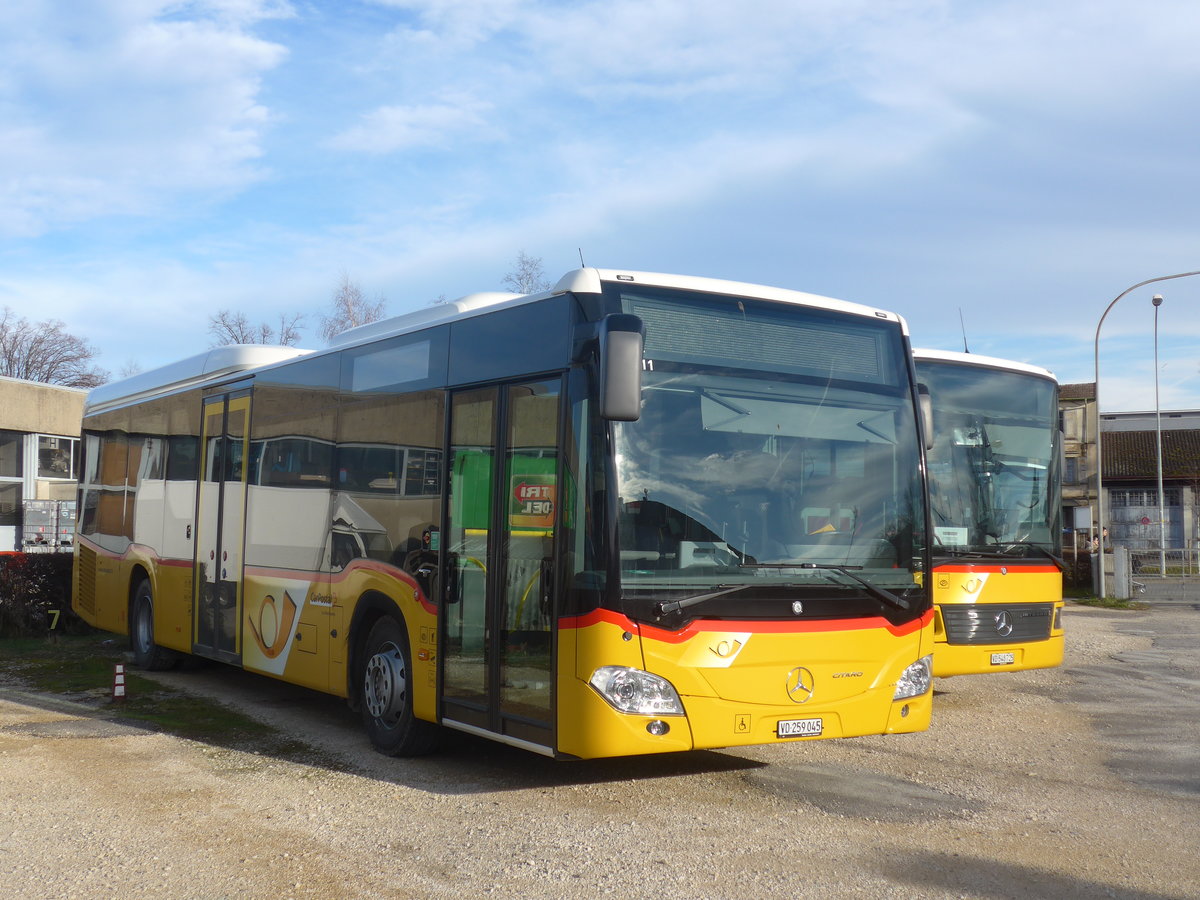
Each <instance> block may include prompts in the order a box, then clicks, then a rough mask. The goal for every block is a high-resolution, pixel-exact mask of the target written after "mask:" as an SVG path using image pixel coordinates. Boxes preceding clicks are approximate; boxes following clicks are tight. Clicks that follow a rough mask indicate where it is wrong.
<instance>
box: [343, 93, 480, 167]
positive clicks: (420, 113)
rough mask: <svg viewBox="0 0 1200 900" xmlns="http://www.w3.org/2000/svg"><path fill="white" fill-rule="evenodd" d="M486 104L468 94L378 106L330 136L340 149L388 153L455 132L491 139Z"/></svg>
mask: <svg viewBox="0 0 1200 900" xmlns="http://www.w3.org/2000/svg"><path fill="white" fill-rule="evenodd" d="M488 109H489V104H487V103H484V102H481V101H479V100H475V99H473V98H471V97H468V96H459V97H453V96H451V97H444V98H443V99H442V101H441V102H437V103H423V104H416V105H413V106H382V107H379V108H378V109H375V110H373V111H371V112H369V113H366V114H365V115H363V116H362V119H361V121H360V122H359V124H358V125H355V126H354V127H352V128H349V129H347V130H345V131H343V132H342V133H341V134H338V135H336V136H335V137H334V138H332V139H331V140H330V145H331V146H332V147H335V148H337V149H340V150H351V151H358V152H363V153H392V152H395V151H398V150H409V149H412V148H414V147H437V146H441V145H443V144H445V143H447V142H448V141H451V140H453V139H454V138H455V137H457V136H465V137H466V138H467V139H468V140H474V141H479V140H485V139H487V140H494V139H495V138H496V137H497V135H496V134H495V133H494V132H492V133H488V132H489V129H488V126H487V123H486V113H487V111H488Z"/></svg>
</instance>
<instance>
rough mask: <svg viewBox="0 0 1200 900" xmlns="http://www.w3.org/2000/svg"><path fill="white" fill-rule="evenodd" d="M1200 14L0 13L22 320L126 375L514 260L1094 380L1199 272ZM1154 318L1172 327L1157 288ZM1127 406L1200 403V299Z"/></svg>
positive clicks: (1143, 351)
mask: <svg viewBox="0 0 1200 900" xmlns="http://www.w3.org/2000/svg"><path fill="white" fill-rule="evenodd" d="M1197 46H1200V4H1196V3H1195V2H1194V0H1141V2H1139V3H1137V4H1133V3H1130V2H1129V0H1088V2H1086V3H1085V2H1082V0H1057V2H1055V3H1046V2H1044V0H973V2H965V0H891V2H880V0H740V2H738V3H730V2H728V0H581V2H566V0H363V2H354V0H339V2H333V0H193V2H166V0H69V2H68V0H59V2H48V0H22V2H20V3H2V4H0V307H4V306H7V307H10V308H11V309H13V310H14V312H16V313H18V314H20V315H22V316H25V317H27V318H29V319H30V320H32V321H42V320H46V319H56V320H60V321H62V322H63V323H65V325H66V328H67V330H68V331H69V332H71V333H73V334H76V335H79V336H81V337H84V338H86V339H87V340H88V341H90V342H91V344H92V345H93V346H94V347H95V348H96V349H97V351H98V354H99V355H98V357H97V360H96V361H97V363H98V364H99V365H101V366H102V367H104V368H106V369H108V370H109V371H111V372H112V373H113V374H114V375H117V374H119V373H121V372H129V371H134V370H143V371H144V370H149V369H152V368H155V367H157V366H159V365H163V364H166V363H169V362H172V361H174V360H177V359H180V358H183V357H186V356H191V355H193V354H195V353H199V352H202V351H203V350H205V349H206V348H208V347H209V346H210V345H211V344H212V341H213V337H212V335H211V334H210V333H209V331H208V327H209V320H210V317H212V316H213V315H215V314H217V313H218V312H220V311H222V310H229V311H233V312H243V313H245V314H246V316H247V317H248V318H249V319H250V320H251V321H252V322H260V321H261V322H267V323H269V324H270V323H274V324H277V323H278V320H279V317H280V316H281V315H284V316H290V315H293V314H297V313H299V314H302V315H304V317H305V319H304V322H305V324H306V327H305V328H304V329H302V330H303V332H304V338H303V339H302V340H301V346H305V347H314V348H316V347H319V346H321V341H320V339H319V338H318V337H317V327H318V325H319V320H320V316H321V315H322V314H323V313H326V312H328V307H329V303H330V300H331V298H332V296H333V293H334V291H335V290H336V289H337V287H338V285H339V284H340V283H341V281H342V280H343V279H344V278H347V277H348V278H349V279H350V280H351V281H352V282H353V283H354V284H355V285H357V286H358V287H359V288H360V289H361V290H362V291H363V293H364V294H366V295H367V296H368V298H371V299H378V298H383V299H384V300H385V301H386V305H387V310H388V313H389V314H391V315H399V314H402V313H404V312H408V311H411V310H414V309H418V308H421V307H423V306H425V305H427V304H428V303H430V302H432V301H434V300H436V299H437V298H441V297H445V298H450V299H453V298H455V297H458V296H462V295H464V294H467V293H471V292H473V291H480V290H499V289H502V287H503V279H504V276H505V275H506V274H508V273H509V272H511V271H512V270H513V269H514V267H515V260H516V259H517V257H518V255H519V254H521V253H525V254H528V255H529V256H531V257H534V258H536V259H540V260H541V262H542V266H543V270H544V273H545V275H546V278H547V280H549V281H550V282H554V281H556V280H557V279H558V278H559V277H560V276H561V275H562V274H564V273H565V272H567V271H569V270H571V269H574V268H577V267H578V266H579V264H580V259H581V257H582V258H583V259H584V260H585V261H586V263H587V264H588V265H591V266H599V267H601V268H616V269H628V270H643V271H657V272H673V273H680V274H687V275H702V276H710V277H716V278H725V279H733V280H738V281H748V282H755V283H761V284H769V285H775V286H779V287H786V288H793V289H797V290H803V291H809V292H812V293H816V294H823V295H826V296H831V297H837V298H839V299H844V300H851V301H855V302H858V303H862V304H866V305H868V306H872V307H876V308H881V309H887V310H892V311H895V312H898V313H900V314H901V315H903V316H904V317H905V318H906V320H907V321H908V324H909V328H910V331H911V335H912V339H913V343H914V345H916V346H920V347H932V348H937V349H946V350H961V349H963V348H964V346H965V347H967V348H968V349H969V350H970V351H971V352H973V353H977V354H986V355H990V356H998V357H1003V358H1008V359H1014V360H1019V361H1022V362H1027V363H1033V364H1035V365H1039V366H1044V367H1046V368H1048V369H1050V370H1051V371H1053V372H1054V373H1055V374H1056V375H1057V376H1058V378H1059V380H1060V381H1061V382H1063V383H1068V382H1082V381H1092V380H1093V378H1094V370H1095V346H1096V345H1095V341H1096V335H1097V328H1098V325H1099V322H1100V319H1101V316H1102V315H1103V314H1104V312H1105V310H1106V308H1108V306H1109V304H1110V303H1112V301H1114V300H1115V299H1116V298H1117V297H1118V296H1119V295H1121V294H1122V293H1124V292H1125V291H1126V289H1127V288H1129V287H1131V286H1132V285H1134V284H1137V283H1138V282H1141V281H1145V280H1148V279H1152V278H1158V277H1163V276H1168V275H1174V274H1179V273H1185V272H1191V271H1195V270H1200V116H1198V115H1197V106H1198V105H1200V53H1197V52H1196V49H1195V48H1196V47H1197ZM1155 293H1160V294H1162V296H1163V297H1164V301H1163V304H1162V306H1161V307H1160V308H1159V310H1158V319H1157V354H1158V368H1157V379H1156V377H1155V375H1156V369H1155V364H1154V359H1155V348H1156V344H1155V312H1154V307H1153V305H1152V302H1151V297H1152V296H1153V294H1155ZM1099 366H1100V401H1101V406H1102V408H1103V409H1104V410H1106V411H1120V410H1150V409H1154V407H1155V389H1156V381H1157V388H1158V397H1159V401H1158V402H1159V405H1160V407H1161V408H1162V409H1200V275H1197V276H1195V277H1192V276H1189V277H1185V278H1179V279H1173V280H1169V281H1164V282H1160V283H1154V284H1151V285H1148V286H1146V287H1143V288H1139V289H1136V290H1134V291H1131V292H1129V293H1128V294H1126V295H1125V296H1124V297H1122V299H1120V300H1119V301H1118V302H1117V303H1116V305H1115V306H1113V307H1112V309H1111V311H1110V312H1109V313H1108V315H1107V317H1106V318H1105V319H1104V324H1103V328H1102V329H1101V330H1100V339H1099Z"/></svg>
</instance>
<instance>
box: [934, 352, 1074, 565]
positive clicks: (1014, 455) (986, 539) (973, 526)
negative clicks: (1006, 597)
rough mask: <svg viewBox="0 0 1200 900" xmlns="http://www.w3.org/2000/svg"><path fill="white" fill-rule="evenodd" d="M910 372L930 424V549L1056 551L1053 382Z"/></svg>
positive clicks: (939, 368)
mask: <svg viewBox="0 0 1200 900" xmlns="http://www.w3.org/2000/svg"><path fill="white" fill-rule="evenodd" d="M917 368H918V372H919V374H920V378H921V380H922V381H924V382H925V383H926V384H927V385H928V386H929V390H930V395H931V397H932V399H933V405H934V422H935V423H936V426H935V432H936V437H935V441H934V446H933V449H931V450H930V451H929V454H928V466H929V490H930V504H931V507H932V513H933V525H934V548H933V549H934V553H935V554H943V555H945V554H949V555H963V554H967V553H988V554H996V553H1001V554H1004V555H1009V556H1036V555H1039V554H1040V555H1044V554H1046V553H1051V554H1057V553H1058V552H1059V545H1060V542H1061V537H1060V535H1061V530H1062V529H1061V527H1060V516H1061V513H1060V510H1059V507H1058V504H1057V503H1056V502H1054V500H1053V498H1054V497H1055V496H1056V494H1055V486H1056V484H1057V480H1058V478H1059V470H1058V446H1057V440H1056V437H1057V434H1058V429H1057V427H1056V426H1055V422H1056V419H1057V415H1058V409H1057V399H1056V390H1057V389H1056V385H1055V383H1054V382H1053V381H1051V380H1049V379H1047V378H1043V377H1039V376H1036V375H1027V374H1022V373H1019V372H1005V371H1001V370H998V369H990V368H986V367H982V366H968V365H955V364H953V363H946V362H940V361H933V360H919V361H918V363H917Z"/></svg>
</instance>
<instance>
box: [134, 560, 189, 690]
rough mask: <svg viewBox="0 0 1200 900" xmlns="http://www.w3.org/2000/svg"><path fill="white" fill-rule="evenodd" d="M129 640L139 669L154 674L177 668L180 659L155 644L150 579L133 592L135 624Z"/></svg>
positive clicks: (145, 580)
mask: <svg viewBox="0 0 1200 900" xmlns="http://www.w3.org/2000/svg"><path fill="white" fill-rule="evenodd" d="M129 640H130V643H131V644H132V645H133V661H134V664H136V665H137V666H138V668H141V669H148V670H149V671H152V672H153V671H162V670H163V669H170V668H173V667H174V666H175V663H176V661H177V659H178V657H176V656H175V654H174V653H172V652H171V651H170V650H167V649H166V648H165V647H160V646H158V644H156V643H154V592H153V591H152V590H151V589H150V580H149V579H148V578H143V579H142V580H141V581H140V582H138V586H137V590H135V591H134V592H133V624H132V627H131V628H130V629H129Z"/></svg>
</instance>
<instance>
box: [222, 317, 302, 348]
mask: <svg viewBox="0 0 1200 900" xmlns="http://www.w3.org/2000/svg"><path fill="white" fill-rule="evenodd" d="M303 321H304V317H303V316H302V315H300V314H299V313H292V314H290V315H289V314H288V313H280V314H279V329H278V330H276V329H275V328H274V327H272V326H271V325H269V324H267V323H266V322H260V323H258V324H257V325H252V324H251V323H250V320H249V319H247V318H246V314H245V313H241V312H233V311H232V310H228V309H223V310H221V311H220V312H217V313H214V314H213V315H211V316H209V317H208V332H209V334H211V335H212V336H213V342H212V346H214V347H223V346H225V345H226V344H279V345H280V346H282V347H295V346H296V344H298V343H299V342H300V324H301V323H302V322H303Z"/></svg>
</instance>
